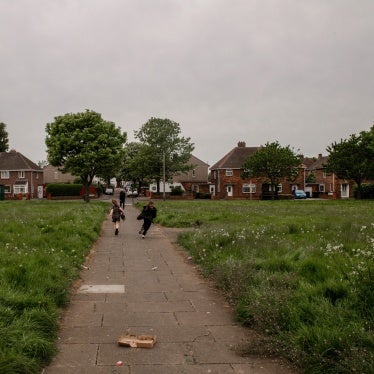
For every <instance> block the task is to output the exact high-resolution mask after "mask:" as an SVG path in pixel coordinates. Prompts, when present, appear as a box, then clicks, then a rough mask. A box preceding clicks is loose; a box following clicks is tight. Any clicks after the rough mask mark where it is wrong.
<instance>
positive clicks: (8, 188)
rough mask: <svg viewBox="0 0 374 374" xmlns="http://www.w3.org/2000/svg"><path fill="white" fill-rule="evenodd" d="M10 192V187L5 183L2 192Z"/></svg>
mask: <svg viewBox="0 0 374 374" xmlns="http://www.w3.org/2000/svg"><path fill="white" fill-rule="evenodd" d="M11 192H12V189H11V188H10V186H9V185H5V186H4V193H11Z"/></svg>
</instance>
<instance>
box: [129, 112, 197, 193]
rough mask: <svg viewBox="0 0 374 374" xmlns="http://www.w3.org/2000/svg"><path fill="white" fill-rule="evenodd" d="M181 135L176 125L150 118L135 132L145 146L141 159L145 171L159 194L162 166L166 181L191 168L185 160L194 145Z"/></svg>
mask: <svg viewBox="0 0 374 374" xmlns="http://www.w3.org/2000/svg"><path fill="white" fill-rule="evenodd" d="M180 133H181V130H180V126H179V124H178V123H176V122H173V121H171V120H169V119H160V118H153V117H152V118H151V119H150V120H148V122H146V123H145V124H144V125H143V126H142V127H141V129H140V130H139V131H135V137H136V138H137V139H139V140H140V141H141V142H142V143H143V145H144V147H143V148H142V152H141V156H142V158H143V160H144V162H145V165H147V168H148V172H147V177H148V178H149V179H155V180H156V182H157V192H159V191H160V180H161V179H163V173H164V167H165V176H166V178H165V179H166V180H169V179H171V178H172V177H173V176H174V175H176V174H177V173H179V172H185V171H188V170H189V169H190V168H191V166H190V165H188V160H189V159H190V157H191V153H192V151H193V150H194V144H193V143H191V139H190V138H185V137H181V136H180Z"/></svg>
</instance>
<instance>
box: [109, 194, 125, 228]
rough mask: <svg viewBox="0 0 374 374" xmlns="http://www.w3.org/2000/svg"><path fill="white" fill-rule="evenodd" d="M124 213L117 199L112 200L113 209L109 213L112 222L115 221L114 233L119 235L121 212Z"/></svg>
mask: <svg viewBox="0 0 374 374" xmlns="http://www.w3.org/2000/svg"><path fill="white" fill-rule="evenodd" d="M122 213H124V212H123V210H122V209H121V208H120V206H119V205H118V202H117V200H115V199H113V200H112V209H111V210H110V212H109V215H110V216H112V222H113V223H114V229H115V230H114V235H118V232H119V222H120V221H121V214H122Z"/></svg>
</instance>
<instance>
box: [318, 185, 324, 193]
mask: <svg viewBox="0 0 374 374" xmlns="http://www.w3.org/2000/svg"><path fill="white" fill-rule="evenodd" d="M319 192H325V185H324V184H320V185H319Z"/></svg>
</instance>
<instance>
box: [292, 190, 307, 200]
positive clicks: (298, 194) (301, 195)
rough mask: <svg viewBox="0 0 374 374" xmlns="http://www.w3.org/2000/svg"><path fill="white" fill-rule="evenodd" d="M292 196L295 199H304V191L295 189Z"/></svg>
mask: <svg viewBox="0 0 374 374" xmlns="http://www.w3.org/2000/svg"><path fill="white" fill-rule="evenodd" d="M294 196H295V199H306V193H305V191H303V190H295V192H294Z"/></svg>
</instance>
